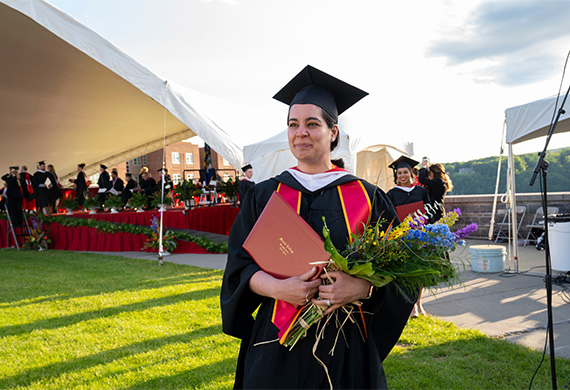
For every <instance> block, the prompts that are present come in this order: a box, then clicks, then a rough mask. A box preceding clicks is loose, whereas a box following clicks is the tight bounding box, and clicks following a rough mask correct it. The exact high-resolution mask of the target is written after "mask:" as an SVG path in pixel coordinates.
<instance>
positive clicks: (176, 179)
mask: <svg viewBox="0 0 570 390" xmlns="http://www.w3.org/2000/svg"><path fill="white" fill-rule="evenodd" d="M172 183H174V185H178V183H180V173H174V174H172Z"/></svg>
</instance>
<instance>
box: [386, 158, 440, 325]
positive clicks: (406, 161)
mask: <svg viewBox="0 0 570 390" xmlns="http://www.w3.org/2000/svg"><path fill="white" fill-rule="evenodd" d="M418 164H419V162H418V161H415V160H412V159H411V158H408V157H406V156H401V157H400V158H398V159H397V160H396V161H394V162H393V163H392V164H390V168H392V169H393V171H394V183H396V186H395V187H394V188H392V189H391V190H390V191H388V194H387V195H388V198H390V200H391V201H392V204H393V205H394V207H396V209H397V208H398V206H403V205H407V204H411V203H416V202H422V203H423V204H424V209H425V207H426V206H427V205H430V204H431V201H430V198H429V194H428V191H427V190H426V189H425V188H424V187H422V186H419V185H416V183H415V177H414V173H413V168H414V167H415V166H416V165H418ZM400 217H401V218H405V216H404V215H400ZM430 222H433V219H430ZM421 298H422V293H421V291H420V293H419V295H418V300H417V301H416V303H415V305H414V308H413V310H412V313H411V316H412V317H418V316H420V315H426V311H425V310H424V308H423V306H422V302H421Z"/></svg>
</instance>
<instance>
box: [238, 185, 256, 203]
mask: <svg viewBox="0 0 570 390" xmlns="http://www.w3.org/2000/svg"><path fill="white" fill-rule="evenodd" d="M253 186H255V182H253V181H251V180H249V179H242V180H241V181H240V182H239V185H238V195H239V200H240V202H242V203H243V201H244V200H245V194H247V191H249V189H250V188H251V187H253Z"/></svg>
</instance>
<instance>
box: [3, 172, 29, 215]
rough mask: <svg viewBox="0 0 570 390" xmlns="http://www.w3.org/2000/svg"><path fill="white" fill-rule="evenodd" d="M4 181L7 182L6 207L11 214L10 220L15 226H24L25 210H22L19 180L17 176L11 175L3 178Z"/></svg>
mask: <svg viewBox="0 0 570 390" xmlns="http://www.w3.org/2000/svg"><path fill="white" fill-rule="evenodd" d="M2 180H4V181H5V182H6V185H7V188H6V196H7V199H6V207H7V208H8V212H9V213H10V219H11V220H12V224H13V225H14V226H22V223H23V222H24V219H23V210H22V199H23V196H22V189H21V187H20V185H19V184H18V179H17V178H16V176H12V175H10V174H9V173H7V174H5V175H4V176H2Z"/></svg>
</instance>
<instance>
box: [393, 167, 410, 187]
mask: <svg viewBox="0 0 570 390" xmlns="http://www.w3.org/2000/svg"><path fill="white" fill-rule="evenodd" d="M406 169H407V170H408V171H410V176H411V177H412V181H413V180H414V178H415V177H416V175H415V173H414V170H413V169H409V168H406ZM392 172H393V173H394V183H395V184H396V185H399V184H398V170H397V169H393V170H392Z"/></svg>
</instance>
